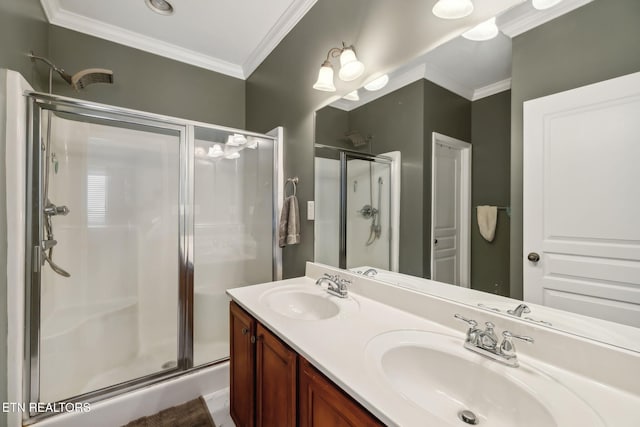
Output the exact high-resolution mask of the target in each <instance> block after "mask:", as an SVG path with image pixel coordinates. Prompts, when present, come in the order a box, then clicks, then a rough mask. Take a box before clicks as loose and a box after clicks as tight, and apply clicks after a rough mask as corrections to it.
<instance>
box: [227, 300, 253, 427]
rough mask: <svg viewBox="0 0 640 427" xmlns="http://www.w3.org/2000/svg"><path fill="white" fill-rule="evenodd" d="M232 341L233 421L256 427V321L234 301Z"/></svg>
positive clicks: (232, 308)
mask: <svg viewBox="0 0 640 427" xmlns="http://www.w3.org/2000/svg"><path fill="white" fill-rule="evenodd" d="M229 316H230V318H229V325H230V329H231V330H230V332H231V333H230V337H231V360H230V370H231V390H230V394H231V418H232V419H233V422H234V423H235V424H236V426H237V427H253V426H254V425H255V415H254V414H255V413H254V408H255V360H256V353H255V348H254V344H253V342H254V341H255V338H254V339H252V337H255V333H256V320H255V319H254V318H253V317H251V316H250V315H249V314H248V313H247V312H245V311H244V310H243V309H241V308H240V307H239V306H238V305H237V304H236V303H234V302H233V301H232V302H231V303H230V304H229Z"/></svg>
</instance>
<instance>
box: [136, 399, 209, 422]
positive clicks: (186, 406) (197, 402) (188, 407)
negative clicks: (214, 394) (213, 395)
mask: <svg viewBox="0 0 640 427" xmlns="http://www.w3.org/2000/svg"><path fill="white" fill-rule="evenodd" d="M124 427H216V425H215V424H214V423H213V418H211V413H210V412H209V408H208V407H207V404H206V403H205V401H204V398H203V397H202V396H200V397H199V398H197V399H193V400H190V401H189V402H187V403H183V404H182V405H177V406H173V407H171V408H168V409H164V410H162V411H160V412H158V413H157V414H154V415H149V416H148V417H142V418H138V419H137V420H134V421H131V422H130V423H129V424H127V425H125V426H124Z"/></svg>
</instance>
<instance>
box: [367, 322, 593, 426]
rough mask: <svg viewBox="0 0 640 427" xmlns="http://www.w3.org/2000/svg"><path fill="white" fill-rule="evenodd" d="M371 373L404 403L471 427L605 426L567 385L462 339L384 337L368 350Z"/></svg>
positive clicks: (413, 334) (406, 334) (413, 333)
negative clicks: (466, 418) (468, 415)
mask: <svg viewBox="0 0 640 427" xmlns="http://www.w3.org/2000/svg"><path fill="white" fill-rule="evenodd" d="M366 357H367V368H368V370H369V371H370V372H371V373H373V374H376V375H380V376H381V377H382V378H383V380H384V381H385V382H387V383H388V385H389V386H390V387H391V388H392V389H393V390H394V391H395V392H397V393H399V394H400V395H401V396H402V397H403V398H404V399H406V400H408V401H410V402H411V403H412V404H413V405H416V406H418V407H419V408H420V409H422V410H424V411H427V412H429V413H430V414H431V416H436V417H438V418H440V419H441V420H442V425H446V426H461V427H462V426H467V425H469V424H468V423H465V422H463V421H462V419H461V418H460V415H459V414H460V413H461V411H463V410H468V411H471V412H472V413H473V414H474V415H475V416H476V418H477V420H478V423H477V425H479V426H492V427H516V426H517V427H556V426H557V427H565V426H580V427H600V426H604V423H603V422H602V420H601V418H600V417H599V416H598V415H597V414H596V413H595V412H594V411H593V410H592V409H591V408H590V407H589V406H588V405H587V404H586V403H585V402H583V401H582V400H581V399H580V398H579V397H578V396H576V395H575V394H574V393H572V392H571V391H570V390H569V389H567V388H566V387H564V386H563V385H562V384H560V383H558V382H557V381H555V380H554V379H553V378H551V377H549V376H547V375H546V374H544V373H543V372H541V371H538V370H536V369H535V368H532V367H531V366H530V365H527V364H526V363H521V365H520V367H518V368H512V367H509V366H504V365H502V364H499V363H498V362H495V361H493V360H489V359H487V358H485V357H483V356H481V355H478V354H476V353H473V352H471V351H469V350H467V349H465V348H463V340H462V339H461V338H456V337H452V336H449V335H443V334H438V333H433V332H427V331H417V330H399V331H392V332H388V333H384V334H381V335H378V336H377V337H375V338H373V339H372V340H371V341H370V342H369V343H368V345H367V348H366Z"/></svg>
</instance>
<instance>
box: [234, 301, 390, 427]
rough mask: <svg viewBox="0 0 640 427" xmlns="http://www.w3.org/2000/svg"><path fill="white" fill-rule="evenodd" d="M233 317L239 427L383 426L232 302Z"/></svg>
mask: <svg viewBox="0 0 640 427" xmlns="http://www.w3.org/2000/svg"><path fill="white" fill-rule="evenodd" d="M229 313H230V338H231V361H230V371H231V372H230V375H231V391H230V393H231V411H230V412H231V418H232V419H233V422H234V423H235V424H236V427H295V426H301V427H349V426H352V427H369V426H371V427H374V426H375V427H377V426H384V424H382V423H380V422H379V421H378V420H377V419H376V418H375V417H373V416H372V415H371V414H370V413H369V412H368V411H367V410H366V409H364V408H363V407H362V406H360V405H359V404H358V403H357V402H356V401H355V400H353V399H352V398H351V397H349V396H348V395H347V394H346V393H345V392H344V391H342V390H341V389H340V388H339V387H337V386H336V385H335V384H333V383H332V382H331V381H330V380H329V379H327V378H326V377H325V376H324V375H323V374H322V373H320V372H319V371H318V370H317V369H315V368H314V367H313V366H311V364H310V363H309V362H308V361H306V360H305V359H304V358H303V357H301V356H299V355H298V354H297V353H296V352H295V351H294V350H292V349H291V348H289V347H288V346H287V345H286V344H285V343H284V342H282V341H281V340H280V339H279V338H278V337H276V336H275V335H274V334H273V333H271V332H270V331H269V330H268V329H267V328H265V327H264V326H263V325H261V324H260V323H259V322H258V321H256V320H255V319H254V318H253V317H252V316H251V315H250V314H249V313H247V312H246V311H244V310H243V309H242V308H240V306H239V305H237V304H236V303H235V302H233V301H232V302H231V303H230V305H229Z"/></svg>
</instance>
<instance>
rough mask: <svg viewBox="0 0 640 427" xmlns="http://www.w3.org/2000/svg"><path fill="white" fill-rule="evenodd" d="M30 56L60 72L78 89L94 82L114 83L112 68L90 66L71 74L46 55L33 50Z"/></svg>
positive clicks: (65, 79)
mask: <svg viewBox="0 0 640 427" xmlns="http://www.w3.org/2000/svg"><path fill="white" fill-rule="evenodd" d="M29 58H31V61H32V62H36V59H37V60H40V61H42V62H44V63H45V64H47V65H48V66H49V68H50V69H52V70H53V71H55V72H56V73H58V75H60V77H62V79H63V80H64V81H65V82H67V83H68V84H69V85H70V86H72V87H73V88H74V89H76V90H80V89H84V88H85V87H87V86H89V85H90V84H93V83H113V71H111V70H105V69H103V68H88V69H86V70H82V71H78V72H77V73H75V74H74V75H73V76H71V75H70V74H69V73H67V72H66V71H65V70H63V69H62V68H59V67H58V66H56V64H54V63H53V62H51V61H50V60H49V59H47V58H45V57H42V56H37V55H34V54H33V52H30V53H29ZM49 83H51V82H49ZM49 92H51V88H49Z"/></svg>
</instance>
